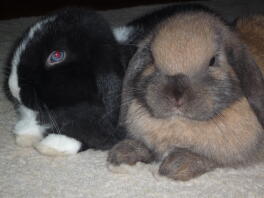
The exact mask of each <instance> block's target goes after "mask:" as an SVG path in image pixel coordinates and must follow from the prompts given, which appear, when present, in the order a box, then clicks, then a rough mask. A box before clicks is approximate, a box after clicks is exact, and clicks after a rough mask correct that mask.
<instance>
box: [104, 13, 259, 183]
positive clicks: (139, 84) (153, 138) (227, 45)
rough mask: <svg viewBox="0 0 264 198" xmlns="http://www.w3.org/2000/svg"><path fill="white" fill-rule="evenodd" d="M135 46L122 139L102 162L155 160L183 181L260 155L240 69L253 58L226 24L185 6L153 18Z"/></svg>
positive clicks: (126, 83) (125, 93)
mask: <svg viewBox="0 0 264 198" xmlns="http://www.w3.org/2000/svg"><path fill="white" fill-rule="evenodd" d="M139 46H140V47H139V49H138V51H137V53H136V54H135V55H134V57H133V58H132V60H131V61H130V64H129V67H128V70H127V74H126V77H125V80H124V84H123V95H122V103H123V105H122V108H121V119H120V122H121V125H123V126H124V127H125V128H126V129H127V130H128V138H127V139H126V140H124V141H122V142H120V143H118V144H117V145H116V146H114V147H113V149H112V150H111V151H110V152H109V155H108V162H110V163H112V164H114V165H119V164H121V163H127V164H130V165H133V164H135V163H136V162H138V161H142V162H146V163H149V162H152V161H153V160H158V161H161V165H160V168H159V173H160V174H161V175H165V176H167V177H169V178H172V179H175V180H189V179H191V178H193V177H196V176H199V175H201V174H203V173H205V172H207V171H210V170H213V169H214V168H217V167H238V166H246V165H249V164H252V163H255V162H259V161H260V160H261V159H262V158H263V153H264V137H263V128H262V126H261V124H260V122H259V121H258V119H257V117H256V115H255V114H254V112H253V111H252V109H251V108H250V105H249V103H248V100H247V99H246V98H245V96H244V95H243V91H242V89H241V84H242V85H243V83H246V82H241V80H240V79H241V77H240V76H239V75H246V74H243V71H242V70H243V69H244V68H247V65H248V64H250V65H252V67H251V68H254V67H256V66H257V65H256V64H255V62H254V60H253V59H252V58H251V56H250V54H249V52H248V50H247V49H246V47H245V46H244V44H243V43H242V42H241V41H240V39H239V38H238V36H237V34H236V33H235V32H234V31H232V30H231V29H230V27H228V26H227V25H226V24H225V23H224V22H223V21H222V20H221V19H219V18H218V17H217V16H215V15H213V14H212V13H210V12H206V11H189V12H187V11H186V12H182V13H177V14H175V15H172V16H170V17H169V18H167V19H166V20H164V21H163V22H161V23H160V24H158V25H157V26H156V27H155V28H154V30H153V31H152V32H151V33H150V34H148V35H147V36H146V37H145V39H144V40H142V42H141V43H140V44H139ZM256 56H257V55H256ZM262 60H263V59H262ZM236 67H241V69H237V68H236ZM233 68H235V69H233ZM234 70H236V71H239V72H235V71H234ZM244 72H251V73H250V74H252V72H254V71H249V70H245V71H244ZM250 74H248V75H250ZM237 76H239V77H237ZM243 78H244V79H245V78H246V77H245V76H244V77H243ZM243 78H242V79H243ZM260 80H263V79H260ZM256 81H257V80H256ZM261 83H263V82H261ZM261 83H259V84H260V85H261ZM256 90H257V89H256ZM246 91H249V92H250V91H251V90H246ZM249 92H247V93H249ZM259 100H263V97H262V98H260V99H259ZM249 102H250V101H249ZM262 102H263V101H262ZM259 111H260V112H261V111H263V110H262V109H260V110H259Z"/></svg>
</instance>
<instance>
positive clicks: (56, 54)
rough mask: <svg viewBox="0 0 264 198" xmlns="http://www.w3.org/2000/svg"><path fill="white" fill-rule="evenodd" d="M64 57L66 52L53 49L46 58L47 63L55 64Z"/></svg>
mask: <svg viewBox="0 0 264 198" xmlns="http://www.w3.org/2000/svg"><path fill="white" fill-rule="evenodd" d="M65 58H66V52H65V51H64V50H55V51H53V52H51V54H50V55H49V57H48V59H47V64H48V65H55V64H58V63H61V62H63V61H64V60H65Z"/></svg>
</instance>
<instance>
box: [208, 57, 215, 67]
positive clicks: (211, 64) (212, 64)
mask: <svg viewBox="0 0 264 198" xmlns="http://www.w3.org/2000/svg"><path fill="white" fill-rule="evenodd" d="M214 64H215V56H213V57H212V58H211V60H210V62H209V67H211V66H214Z"/></svg>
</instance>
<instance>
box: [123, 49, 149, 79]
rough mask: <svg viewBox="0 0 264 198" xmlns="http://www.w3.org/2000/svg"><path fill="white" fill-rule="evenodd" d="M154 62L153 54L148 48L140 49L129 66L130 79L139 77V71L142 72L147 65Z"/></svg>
mask: <svg viewBox="0 0 264 198" xmlns="http://www.w3.org/2000/svg"><path fill="white" fill-rule="evenodd" d="M151 62H152V56H151V52H150V50H149V49H148V48H147V47H140V48H138V50H137V51H136V53H135V54H134V55H133V57H132V58H131V60H130V61H129V64H128V70H127V74H128V75H129V79H132V78H133V77H134V76H136V75H137V73H138V72H137V71H141V70H142V69H143V68H144V67H146V65H148V64H150V63H151Z"/></svg>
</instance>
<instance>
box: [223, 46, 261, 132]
mask: <svg viewBox="0 0 264 198" xmlns="http://www.w3.org/2000/svg"><path fill="white" fill-rule="evenodd" d="M238 42H239V41H238ZM230 43H233V46H231V45H230V44H229V46H228V47H226V52H227V59H228V62H229V64H230V65H231V67H232V68H233V70H234V71H235V73H236V75H237V77H238V79H239V80H240V84H241V88H242V91H243V92H244V95H245V96H246V98H247V99H248V102H249V104H250V105H251V108H252V109H253V110H254V112H255V114H256V115H257V118H258V120H259V122H260V123H261V125H262V127H263V128H264V79H263V75H262V73H261V70H260V68H259V67H258V65H257V64H256V62H255V61H254V59H253V58H252V57H251V55H250V54H249V52H248V50H247V48H246V47H245V46H244V44H242V46H241V44H240V43H234V42H232V41H231V42H230Z"/></svg>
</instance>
